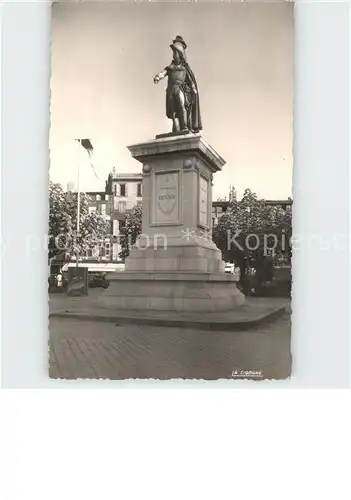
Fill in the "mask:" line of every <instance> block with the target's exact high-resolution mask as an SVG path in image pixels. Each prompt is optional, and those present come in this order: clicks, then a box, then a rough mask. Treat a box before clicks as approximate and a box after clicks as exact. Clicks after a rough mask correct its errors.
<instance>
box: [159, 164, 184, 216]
mask: <svg viewBox="0 0 351 500" xmlns="http://www.w3.org/2000/svg"><path fill="white" fill-rule="evenodd" d="M155 194H156V196H155V198H154V204H155V206H154V221H153V222H154V224H172V223H173V224H175V223H178V222H179V219H180V217H179V208H180V205H179V194H180V193H179V172H162V173H156V174H155Z"/></svg>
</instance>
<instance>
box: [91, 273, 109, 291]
mask: <svg viewBox="0 0 351 500" xmlns="http://www.w3.org/2000/svg"><path fill="white" fill-rule="evenodd" d="M88 280H89V287H90V288H98V287H101V288H108V286H109V284H110V282H109V281H108V279H107V273H99V272H95V273H89V274H88Z"/></svg>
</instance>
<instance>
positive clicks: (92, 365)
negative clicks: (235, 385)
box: [49, 314, 291, 380]
mask: <svg viewBox="0 0 351 500" xmlns="http://www.w3.org/2000/svg"><path fill="white" fill-rule="evenodd" d="M290 367H291V357H290V315H288V314H286V315H284V316H282V317H281V318H279V319H278V320H276V321H275V322H272V323H267V324H265V325H262V326H258V327H256V328H255V329H252V330H246V331H232V332H228V331H227V332H211V331H203V330H189V329H182V328H166V327H155V326H141V325H120V326H119V325H116V324H113V323H102V322H101V323H97V322H89V321H83V320H74V319H65V318H62V319H61V318H51V319H50V370H49V371H50V377H52V378H65V379H75V378H90V379H96V378H107V379H113V380H119V379H130V378H140V379H145V378H154V379H171V378H183V379H207V380H214V379H228V378H229V379H230V378H232V372H233V371H235V370H237V373H238V376H240V370H246V371H253V370H255V371H261V372H262V375H263V378H273V379H280V378H287V377H289V376H290ZM248 378H249V377H248Z"/></svg>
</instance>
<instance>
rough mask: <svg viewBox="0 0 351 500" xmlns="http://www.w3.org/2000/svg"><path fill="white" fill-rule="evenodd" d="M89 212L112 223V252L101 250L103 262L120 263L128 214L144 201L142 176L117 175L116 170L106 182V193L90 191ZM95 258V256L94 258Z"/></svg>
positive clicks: (100, 256) (88, 193)
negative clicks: (121, 243) (123, 233)
mask: <svg viewBox="0 0 351 500" xmlns="http://www.w3.org/2000/svg"><path fill="white" fill-rule="evenodd" d="M86 194H87V195H88V196H89V212H90V213H92V212H97V213H98V214H99V215H101V216H102V217H105V218H106V219H107V220H108V221H110V234H111V235H112V241H111V247H112V248H111V250H110V253H109V254H107V253H106V252H105V251H104V249H101V254H100V255H99V258H100V259H101V260H112V261H115V262H119V261H120V260H121V259H120V258H119V253H120V251H121V245H120V241H119V240H120V237H121V232H122V230H123V227H124V225H125V219H126V214H127V213H128V212H129V211H130V210H132V208H133V207H135V206H136V205H137V204H139V203H141V200H142V174H141V173H140V174H133V173H132V174H123V173H122V174H117V173H116V169H115V168H114V169H113V170H112V172H111V173H110V174H109V175H108V178H107V181H106V182H105V191H88V192H87V193H86ZM92 257H94V256H92Z"/></svg>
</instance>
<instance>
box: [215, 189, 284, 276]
mask: <svg viewBox="0 0 351 500" xmlns="http://www.w3.org/2000/svg"><path fill="white" fill-rule="evenodd" d="M290 237H291V213H290V212H288V211H286V210H284V209H283V208H281V207H277V206H271V205H267V204H266V202H265V200H259V199H258V198H257V196H256V194H255V193H253V192H252V191H251V190H250V189H246V190H245V192H244V196H243V198H242V199H241V200H240V201H237V200H235V199H232V200H231V201H230V203H229V206H228V208H227V211H226V212H225V213H223V214H222V215H221V217H220V218H219V221H218V224H217V225H216V227H215V228H214V229H213V240H214V242H215V243H216V245H217V246H218V247H219V248H220V250H222V254H223V258H224V260H226V261H229V262H234V263H235V264H236V265H237V266H239V267H240V271H241V273H240V275H241V282H242V284H243V282H244V281H245V276H246V275H247V271H248V269H249V268H250V267H253V268H255V270H256V273H257V278H258V279H259V280H260V279H261V280H263V279H264V276H267V274H269V272H270V271H272V267H273V262H274V260H276V259H278V258H281V257H285V258H286V259H287V260H288V261H290V258H291V249H290V246H289V241H290Z"/></svg>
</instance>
